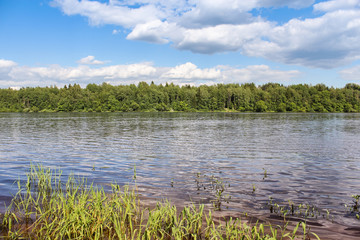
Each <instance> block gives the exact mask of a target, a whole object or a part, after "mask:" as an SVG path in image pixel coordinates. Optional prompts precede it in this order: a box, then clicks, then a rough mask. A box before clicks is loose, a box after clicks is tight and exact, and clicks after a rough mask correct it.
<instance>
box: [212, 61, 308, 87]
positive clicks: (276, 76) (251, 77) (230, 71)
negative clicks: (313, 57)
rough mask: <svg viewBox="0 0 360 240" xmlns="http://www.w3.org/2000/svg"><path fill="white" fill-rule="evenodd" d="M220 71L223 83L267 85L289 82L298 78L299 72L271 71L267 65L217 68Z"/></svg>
mask: <svg viewBox="0 0 360 240" xmlns="http://www.w3.org/2000/svg"><path fill="white" fill-rule="evenodd" d="M219 68H221V69H222V78H223V82H225V83H232V82H238V83H245V82H255V83H267V82H276V83H280V82H287V83H289V82H291V81H292V80H293V79H295V78H297V77H299V76H300V75H301V72H299V71H298V70H289V71H282V70H276V69H271V68H270V67H269V66H267V65H252V66H247V67H245V68H231V67H227V66H219Z"/></svg>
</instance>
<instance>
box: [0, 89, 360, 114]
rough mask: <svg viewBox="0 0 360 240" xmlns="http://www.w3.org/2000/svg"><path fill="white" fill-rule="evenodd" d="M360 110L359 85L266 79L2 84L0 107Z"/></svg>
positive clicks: (56, 109) (33, 109) (49, 109)
mask: <svg viewBox="0 0 360 240" xmlns="http://www.w3.org/2000/svg"><path fill="white" fill-rule="evenodd" d="M61 111H65V112H74V111H75V112H132V111H159V112H161V111H239V112H360V85H357V84H347V85H346V86H345V87H344V88H332V87H327V86H325V85H324V84H317V85H315V86H311V85H307V84H298V85H291V86H283V85H280V84H276V83H267V84H264V85H262V86H256V85H255V84H253V83H251V84H249V83H246V84H241V85H240V84H218V85H213V86H206V85H202V86H199V87H195V86H189V85H187V86H181V87H180V86H177V85H174V84H166V85H161V84H160V85H156V84H153V83H151V84H150V85H149V84H147V83H146V82H140V83H139V84H138V85H135V84H131V85H119V86H112V85H109V84H106V83H103V84H101V85H96V84H88V85H87V86H86V88H81V87H80V85H78V84H74V85H71V84H70V85H68V86H66V85H65V86H64V87H63V88H58V87H35V88H30V87H27V88H21V89H19V90H13V89H10V88H9V89H0V112H61Z"/></svg>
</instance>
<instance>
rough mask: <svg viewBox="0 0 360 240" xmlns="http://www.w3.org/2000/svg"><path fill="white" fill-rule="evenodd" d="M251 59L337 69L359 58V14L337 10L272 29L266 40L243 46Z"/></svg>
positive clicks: (294, 20) (356, 11)
mask: <svg viewBox="0 0 360 240" xmlns="http://www.w3.org/2000/svg"><path fill="white" fill-rule="evenodd" d="M243 52H244V53H245V54H247V55H250V56H257V57H265V58H267V59H272V60H275V61H279V62H283V63H287V64H299V65H304V66H310V67H319V68H334V67H338V66H339V65H344V64H347V63H349V62H351V61H353V60H356V59H359V58H360V10H338V11H334V12H329V13H326V14H325V15H323V16H321V17H318V18H315V19H306V20H299V19H293V20H291V21H289V22H288V23H286V24H284V25H282V26H277V27H274V28H273V29H271V31H269V32H268V33H267V34H266V38H265V39H260V38H258V39H256V40H254V41H252V42H249V43H248V44H246V45H245V46H243Z"/></svg>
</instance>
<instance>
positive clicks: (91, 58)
mask: <svg viewBox="0 0 360 240" xmlns="http://www.w3.org/2000/svg"><path fill="white" fill-rule="evenodd" d="M78 63H79V64H85V65H102V64H104V62H103V61H99V60H96V59H95V57H94V56H87V57H84V58H82V59H80V60H79V61H78Z"/></svg>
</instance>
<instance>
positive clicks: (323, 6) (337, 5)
mask: <svg viewBox="0 0 360 240" xmlns="http://www.w3.org/2000/svg"><path fill="white" fill-rule="evenodd" d="M359 7H360V1H359V0H331V1H326V2H320V3H317V4H315V5H314V10H315V11H323V12H330V11H337V10H339V9H353V8H359Z"/></svg>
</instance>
